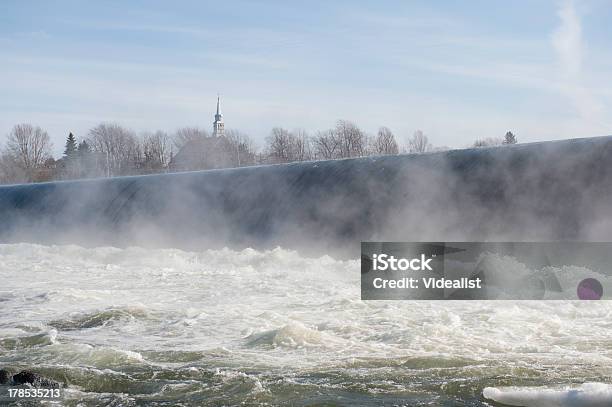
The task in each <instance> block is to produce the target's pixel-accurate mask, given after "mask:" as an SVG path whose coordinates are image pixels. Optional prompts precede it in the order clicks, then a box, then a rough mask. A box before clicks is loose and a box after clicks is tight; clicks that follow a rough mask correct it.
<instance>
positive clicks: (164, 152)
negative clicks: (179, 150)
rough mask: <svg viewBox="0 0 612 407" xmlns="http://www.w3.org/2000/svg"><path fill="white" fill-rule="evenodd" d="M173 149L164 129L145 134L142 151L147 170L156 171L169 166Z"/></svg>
mask: <svg viewBox="0 0 612 407" xmlns="http://www.w3.org/2000/svg"><path fill="white" fill-rule="evenodd" d="M171 149H172V146H171V142H170V138H169V137H168V134H166V133H164V132H163V131H159V130H158V131H156V132H155V133H145V134H143V136H142V153H143V156H144V163H143V164H144V168H145V170H147V171H155V170H162V169H165V168H167V167H168V164H169V162H170V158H171V157H170V155H171Z"/></svg>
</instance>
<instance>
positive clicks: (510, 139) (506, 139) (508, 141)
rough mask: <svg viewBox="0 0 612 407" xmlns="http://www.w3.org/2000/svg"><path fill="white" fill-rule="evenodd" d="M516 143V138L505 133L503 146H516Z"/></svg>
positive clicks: (510, 133)
mask: <svg viewBox="0 0 612 407" xmlns="http://www.w3.org/2000/svg"><path fill="white" fill-rule="evenodd" d="M516 142H517V140H516V136H515V135H514V134H513V133H512V132H511V131H509V132H507V133H506V136H505V137H504V144H516Z"/></svg>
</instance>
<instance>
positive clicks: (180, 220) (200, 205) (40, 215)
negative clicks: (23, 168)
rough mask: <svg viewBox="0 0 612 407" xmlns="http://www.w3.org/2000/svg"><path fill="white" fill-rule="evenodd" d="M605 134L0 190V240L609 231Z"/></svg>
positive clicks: (305, 239) (228, 241) (203, 241)
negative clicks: (431, 151)
mask: <svg viewBox="0 0 612 407" xmlns="http://www.w3.org/2000/svg"><path fill="white" fill-rule="evenodd" d="M611 181H612V137H599V138H588V139H574V140H567V141H554V142H541V143H533V144H524V145H515V146H501V147H491V148H481V149H466V150H454V151H446V152H438V153H429V154H421V155H399V156H385V157H367V158H354V159H345V160H333V161H318V162H303V163H293V164H285V165H269V166H259V167H250V168H238V169H225V170H209V171H199V172H189V173H173V174H163V175H149V176H134V177H119V178H113V179H94V180H80V181H66V182H53V183H42V184H29V185H14V186H3V187H0V219H1V220H2V221H1V222H0V241H2V242H10V241H25V242H43V243H44V242H53V243H79V244H86V245H115V246H119V247H121V246H125V245H142V246H150V245H153V246H158V247H159V246H162V247H168V246H171V247H185V248H197V247H202V246H203V245H205V246H206V247H223V246H229V247H231V248H245V247H255V248H266V247H275V246H277V245H282V246H283V247H285V248H300V249H301V250H302V251H308V250H312V251H315V252H322V251H324V252H328V251H329V250H330V247H335V248H337V249H338V250H339V251H341V250H345V249H348V250H349V251H350V252H351V253H354V252H355V251H356V250H357V247H358V242H360V241H365V240H374V239H376V240H403V241H419V240H420V241H423V240H430V241H435V240H446V241H449V240H495V239H506V240H523V241H529V240H577V239H584V240H606V239H610V238H612V236H611V235H612V232H610V231H611V230H612V227H610V226H612V225H611V224H610V216H609V214H610V213H612V211H611V209H612V200H611V199H610V197H611V196H612V195H611V194H610V193H611V192H612V182H611Z"/></svg>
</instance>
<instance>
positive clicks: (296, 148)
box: [0, 120, 517, 184]
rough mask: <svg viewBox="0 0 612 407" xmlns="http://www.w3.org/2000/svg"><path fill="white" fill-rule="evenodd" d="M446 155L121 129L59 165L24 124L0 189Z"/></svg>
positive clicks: (344, 137) (372, 140)
mask: <svg viewBox="0 0 612 407" xmlns="http://www.w3.org/2000/svg"><path fill="white" fill-rule="evenodd" d="M516 142H517V139H516V136H515V135H514V134H513V133H511V132H507V133H506V135H505V137H504V138H499V139H497V138H489V139H482V140H477V141H476V142H474V145H473V146H474V147H484V146H490V145H497V144H515V143H516ZM445 149H446V148H445V147H434V146H433V145H432V144H431V143H430V141H429V139H428V137H427V136H426V135H425V134H424V133H423V132H422V131H420V130H418V131H416V132H414V134H413V135H412V136H411V137H410V138H408V139H407V140H406V141H405V142H404V143H400V142H398V140H397V138H396V136H395V135H394V134H393V132H392V131H391V130H390V129H389V128H388V127H380V128H379V130H378V132H377V133H376V134H375V135H370V134H367V133H366V132H364V131H363V130H362V129H361V128H359V127H358V126H357V125H356V124H355V123H353V122H351V121H348V120H338V121H337V122H336V125H335V126H334V127H333V128H331V129H328V130H324V131H317V132H316V133H315V134H312V135H310V134H308V133H307V132H306V131H305V130H302V129H298V130H294V131H290V130H287V129H285V128H282V127H275V128H273V129H272V130H271V132H270V135H269V136H268V137H266V139H265V141H264V146H263V148H261V149H257V148H256V147H255V144H254V143H253V141H252V139H251V138H250V137H249V136H248V135H246V134H244V133H241V132H239V131H236V130H231V129H229V130H227V131H226V133H225V135H224V136H223V137H212V136H211V135H210V134H209V133H208V132H207V131H206V130H203V129H200V128H196V127H185V128H181V129H178V130H177V131H175V132H174V133H173V134H168V133H167V132H164V131H160V130H158V131H155V132H143V133H140V134H136V133H135V132H134V131H132V130H130V129H127V128H125V127H122V126H120V125H118V124H114V123H101V124H99V125H97V126H95V127H93V128H92V129H90V130H89V131H88V133H87V134H86V136H85V137H83V138H81V139H78V138H77V137H76V136H75V135H74V134H73V133H69V134H68V136H67V138H66V143H65V148H64V153H63V155H62V157H60V158H59V159H55V158H54V157H53V155H52V152H51V151H52V144H51V140H50V137H49V134H48V133H47V131H46V130H44V129H42V128H41V127H39V126H34V125H31V124H28V123H23V124H18V125H15V126H14V127H13V128H12V130H11V131H10V132H9V133H8V135H7V137H6V143H5V145H4V146H3V147H2V148H1V149H0V183H4V184H7V183H24V182H43V181H53V180H66V179H78V178H93V177H113V176H122V175H142V174H152V173H161V172H173V171H181V170H200V169H210V168H226V167H241V166H251V165H259V164H280V163H289V162H295V161H310V160H327V159H339V158H350V157H363V156H370V155H393V154H400V153H425V152H429V151H436V150H437V151H439V150H445ZM194 155H195V156H197V157H196V158H197V159H196V160H194V159H193V156H194ZM186 157H187V158H189V157H191V159H187V158H186Z"/></svg>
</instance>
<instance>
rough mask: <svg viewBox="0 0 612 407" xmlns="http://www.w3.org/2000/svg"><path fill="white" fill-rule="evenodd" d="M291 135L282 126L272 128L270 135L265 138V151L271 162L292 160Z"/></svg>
mask: <svg viewBox="0 0 612 407" xmlns="http://www.w3.org/2000/svg"><path fill="white" fill-rule="evenodd" d="M292 144H293V140H292V135H291V133H289V131H288V130H286V129H283V128H282V127H275V128H273V129H272V133H271V134H270V136H268V137H267V138H266V151H267V154H268V157H269V159H270V161H271V162H273V163H288V162H290V161H292V158H293V157H292V155H293V151H292V149H293V146H292Z"/></svg>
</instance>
